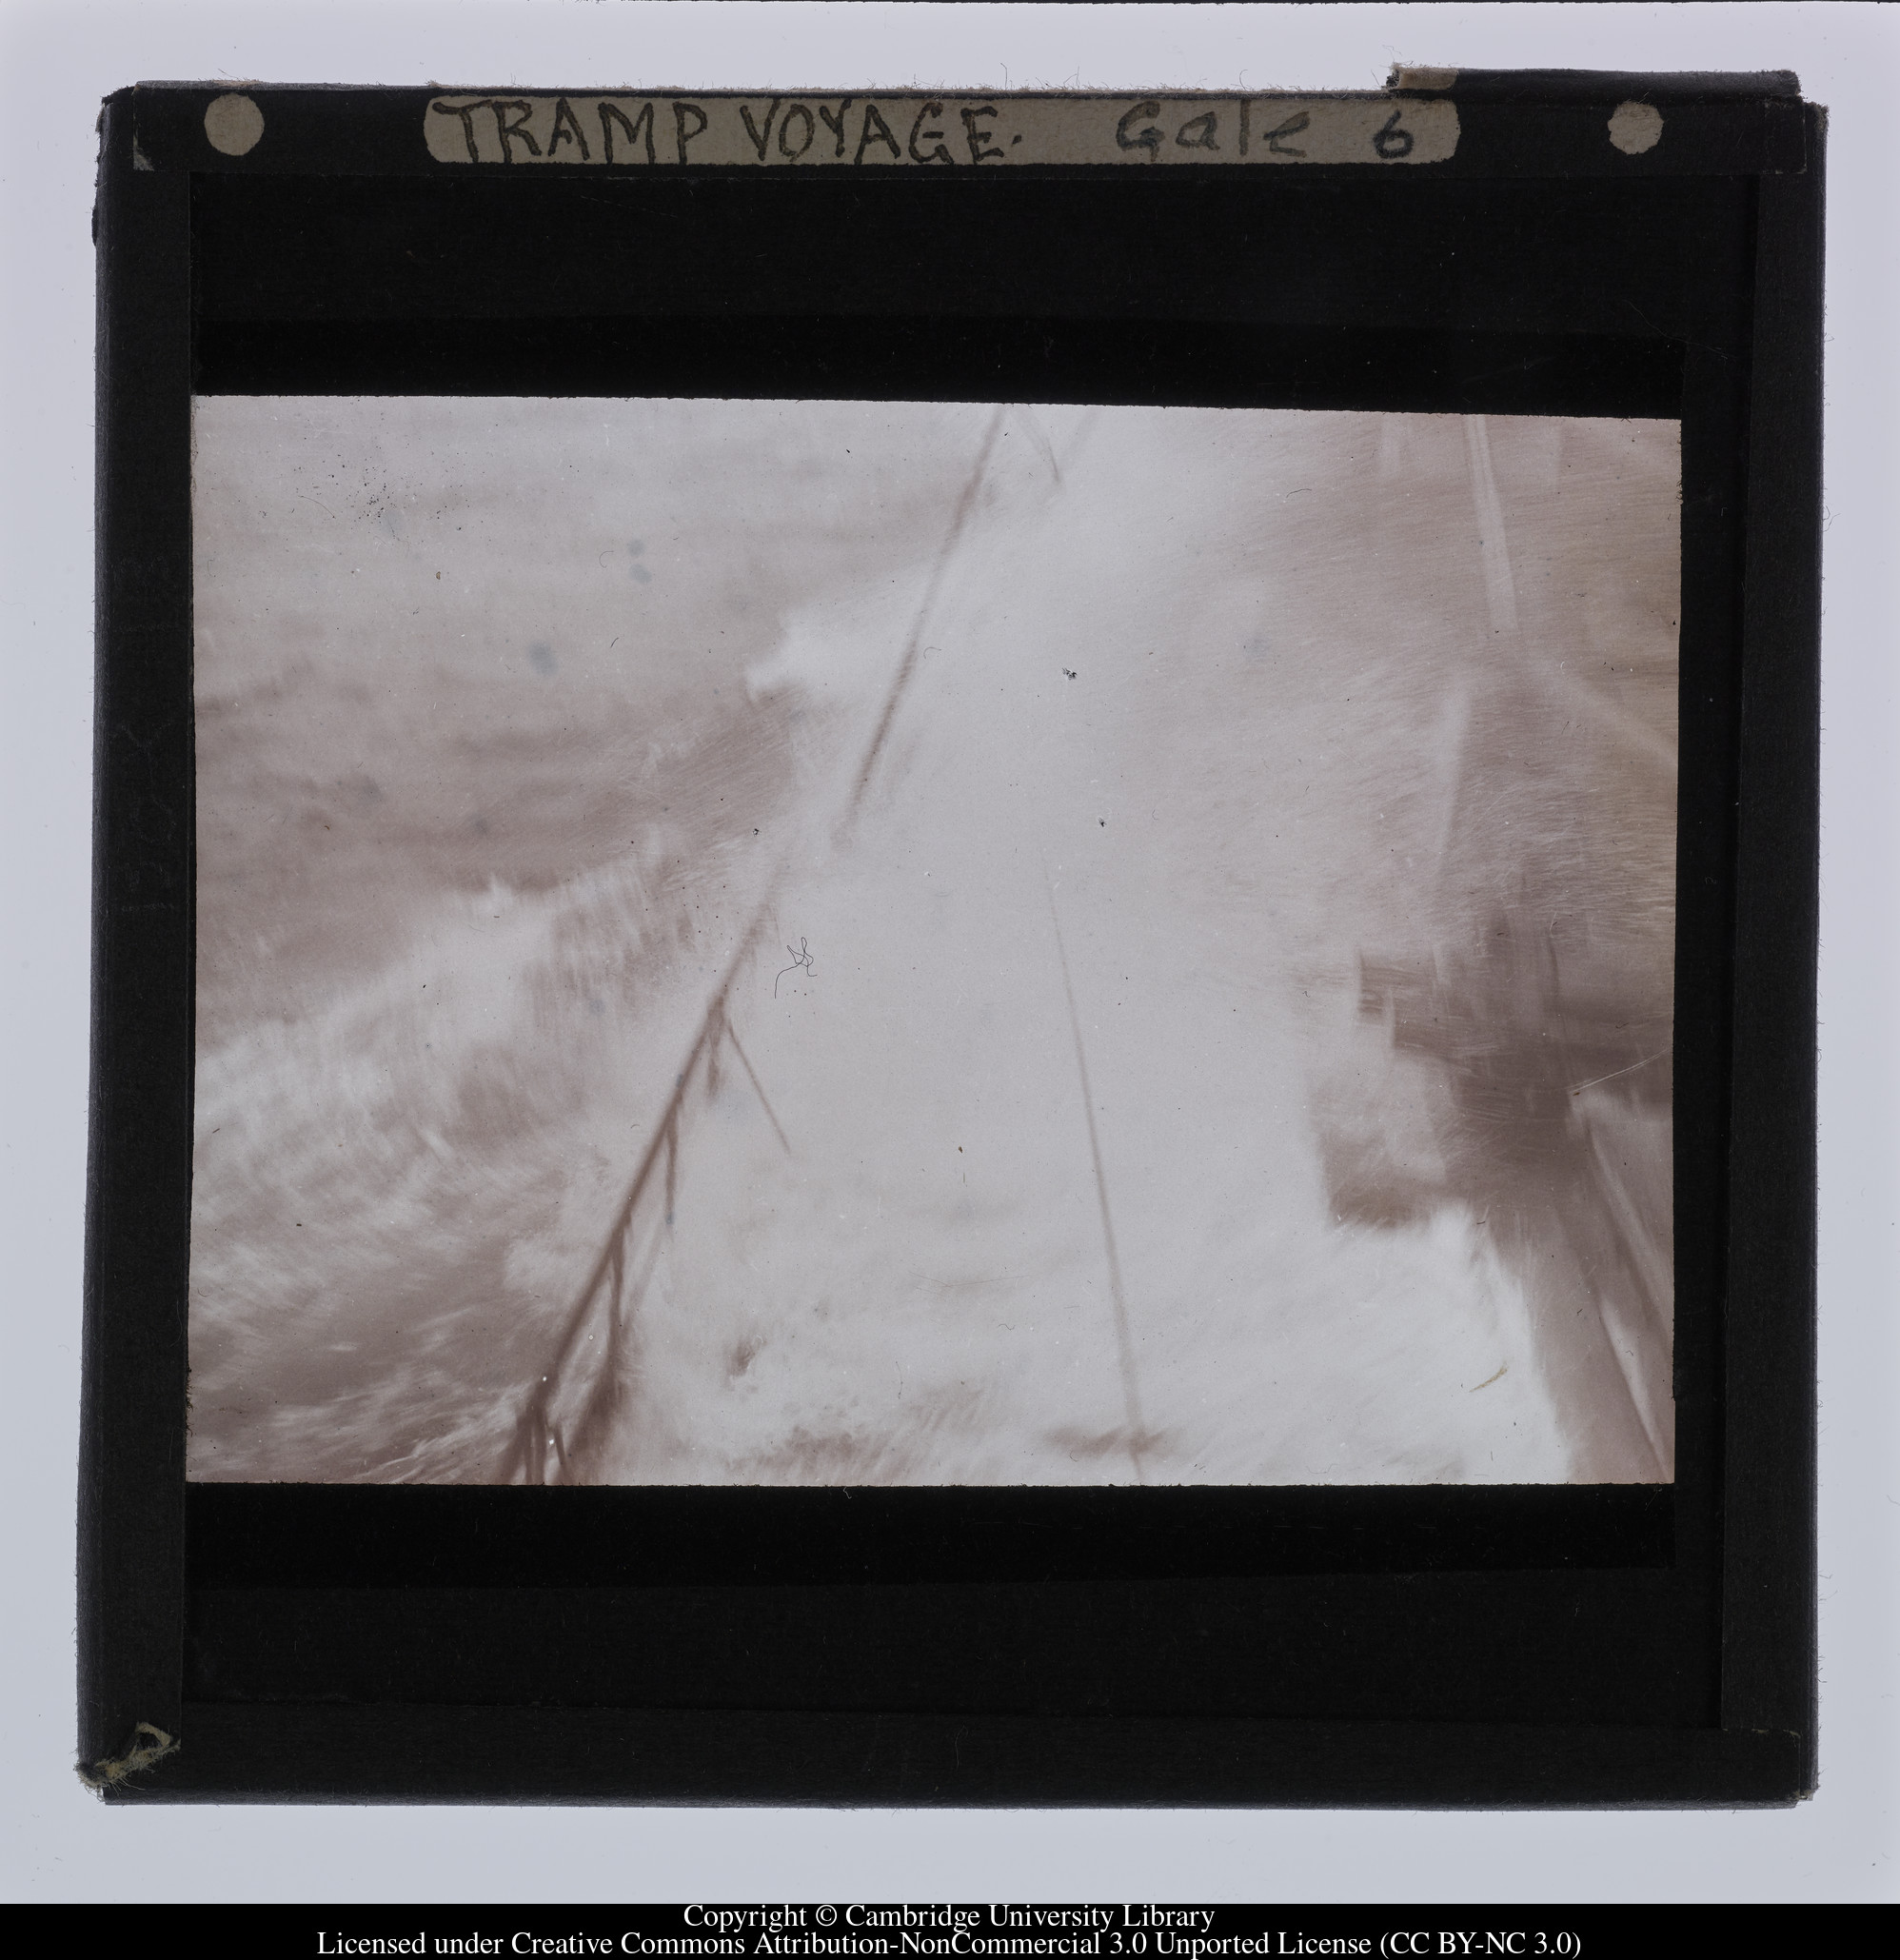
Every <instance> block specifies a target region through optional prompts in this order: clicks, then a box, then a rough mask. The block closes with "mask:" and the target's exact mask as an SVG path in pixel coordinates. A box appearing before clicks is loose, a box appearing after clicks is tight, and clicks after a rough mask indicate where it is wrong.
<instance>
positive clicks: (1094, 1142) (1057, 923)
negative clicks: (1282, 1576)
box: [1042, 863, 1148, 1484]
mask: <svg viewBox="0 0 1900 1960" xmlns="http://www.w3.org/2000/svg"><path fill="white" fill-rule="evenodd" d="M1042 887H1043V890H1044V891H1045V892H1046V893H1047V894H1048V898H1049V923H1050V924H1051V925H1053V926H1054V927H1055V928H1056V958H1057V959H1058V960H1059V961H1060V963H1061V968H1062V992H1063V994H1064V996H1065V997H1066V998H1067V1000H1068V1003H1069V1028H1070V1032H1071V1033H1072V1034H1073V1035H1074V1036H1075V1038H1076V1073H1077V1074H1078V1075H1079V1076H1080V1077H1081V1079H1082V1114H1083V1115H1084V1116H1085V1117H1086V1118H1087V1119H1088V1125H1089V1154H1090V1156H1091V1157H1092V1158H1094V1159H1095V1193H1096V1198H1098V1201H1099V1202H1100V1205H1101V1237H1102V1243H1103V1244H1104V1245H1105V1246H1106V1247H1107V1249H1108V1289H1109V1294H1110V1297H1112V1298H1113V1300H1114V1302H1115V1339H1116V1346H1117V1348H1118V1351H1119V1354H1120V1358H1121V1393H1122V1398H1123V1400H1124V1401H1125V1402H1126V1403H1127V1407H1128V1460H1129V1461H1130V1462H1131V1463H1132V1464H1133V1465H1134V1466H1135V1481H1136V1482H1137V1483H1139V1484H1145V1483H1146V1482H1147V1481H1148V1478H1147V1476H1146V1475H1145V1474H1144V1472H1143V1471H1142V1468H1141V1438H1142V1435H1144V1434H1145V1431H1144V1429H1143V1426H1142V1421H1141V1398H1140V1395H1139V1393H1138V1390H1137V1387H1136V1381H1135V1340H1134V1336H1133V1335H1132V1334H1131V1333H1130V1331H1129V1326H1128V1299H1127V1296H1126V1295H1125V1294H1124V1293H1123V1291H1122V1286H1121V1258H1120V1256H1119V1254H1118V1252H1117V1251H1116V1248H1115V1220H1114V1219H1113V1218H1111V1217H1110V1215H1109V1208H1108V1176H1107V1173H1106V1172H1105V1171H1104V1170H1103V1169H1102V1162H1101V1139H1100V1138H1098V1136H1097V1135H1096V1126H1095V1093H1094V1091H1093V1090H1092V1089H1091V1087H1090V1085H1089V1063H1088V1057H1087V1056H1086V1055H1085V1054H1084V1053H1083V1052H1082V1023H1081V1017H1080V1016H1079V1014H1078V1013H1077V1012H1076V989H1075V986H1074V984H1073V983H1072V981H1071V980H1070V979H1069V951H1068V948H1067V947H1066V946H1065V945H1064V944H1063V943H1062V921H1061V919H1060V918H1059V916H1058V914H1057V911H1056V888H1055V886H1054V885H1053V884H1051V883H1050V882H1049V866H1048V865H1047V863H1044V865H1043V866H1042Z"/></svg>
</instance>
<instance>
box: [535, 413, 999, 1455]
mask: <svg viewBox="0 0 1900 1960" xmlns="http://www.w3.org/2000/svg"><path fill="white" fill-rule="evenodd" d="M1006 413H1007V405H1006V404H1002V403H999V404H998V406H997V409H996V412H995V414H994V415H992V416H991V418H990V426H989V428H988V429H987V431H986V432H985V433H984V436H983V442H982V446H981V448H980V449H979V450H978V452H977V461H976V465H975V467H974V468H973V469H972V470H971V472H970V478H969V481H968V482H967V483H966V484H965V485H963V492H962V495H961V496H960V498H959V499H958V500H957V508H956V510H955V511H954V512H953V514H952V516H951V519H950V525H949V528H948V530H947V531H946V532H945V533H944V537H943V543H942V544H941V545H940V546H939V548H938V553H937V561H936V563H935V564H933V565H932V567H931V572H930V580H929V583H928V584H927V585H926V586H925V587H924V593H923V601H922V604H920V606H919V608H918V612H917V618H916V620H915V622H914V623H913V624H912V626H911V630H910V638H909V640H908V641H907V643H905V646H904V652H903V658H902V660H901V662H900V663H899V664H898V671H897V675H896V678H895V679H894V680H893V681H892V683H891V688H890V692H889V694H888V695H887V696H886V697H885V700H884V705H883V711H882V713H881V715H880V717H879V719H878V726H877V729H876V731H875V732H874V734H873V735H872V737H871V743H870V746H869V748H868V749H867V750H866V751H865V755H864V760H863V762H862V763H861V765H860V767H859V770H858V778H857V782H856V784H855V785H854V787H853V789H852V793H851V798H850V802H848V804H847V805H846V807H845V811H844V814H843V816H842V817H841V819H840V820H839V822H838V825H837V828H836V829H835V830H834V832H833V836H834V838H837V837H839V836H841V834H842V833H843V832H844V831H845V830H847V829H848V828H849V826H850V823H851V820H852V819H853V818H854V817H855V816H856V815H857V813H858V807H859V805H860V803H861V802H862V801H863V798H864V792H865V789H866V788H867V787H868V785H869V783H870V780H871V772H872V770H873V769H874V768H875V767H876V766H877V761H878V756H879V753H880V751H881V749H882V747H883V743H884V738H885V736H886V735H887V734H888V733H889V731H890V725H891V722H892V720H893V718H894V717H895V716H896V714H897V710H898V703H899V702H900V701H901V698H902V696H903V692H904V689H905V687H906V686H907V685H908V684H909V681H910V677H911V674H912V672H913V670H914V669H915V667H916V665H917V657H918V649H919V646H920V644H921V642H922V639H923V628H924V624H925V623H926V621H927V620H928V618H929V615H930V608H931V607H932V606H933V605H934V604H936V602H937V594H938V591H939V589H940V586H941V585H942V583H943V575H944V573H945V572H946V571H947V570H948V568H949V564H950V560H951V558H952V557H953V556H954V554H955V552H956V549H957V545H958V544H959V542H960V539H961V538H962V535H963V530H964V527H965V526H966V525H967V524H968V523H969V519H970V513H971V511H972V510H973V509H974V508H975V505H976V501H977V492H978V490H979V489H980V487H981V485H982V481H983V475H984V472H985V471H986V470H987V469H988V467H989V461H990V452H991V451H992V450H993V449H994V448H995V447H996V443H997V438H998V436H999V435H1000V434H1001V432H1002V425H1003V418H1004V415H1005V414H1006ZM789 861H790V860H789V857H786V858H783V859H782V860H781V861H780V862H779V865H778V867H777V869H776V870H775V871H774V872H773V874H772V877H771V878H770V879H769V880H768V881H767V882H766V886H765V896H764V898H763V899H762V901H761V902H760V905H759V909H758V911H757V912H756V913H755V914H754V915H753V918H752V922H751V924H750V925H749V926H747V927H746V930H745V935H744V937H743V938H742V940H740V942H739V945H738V946H737V948H735V950H734V952H733V955H732V958H731V959H730V960H728V961H727V962H726V968H725V971H724V973H723V974H722V975H721V977H720V982H719V985H718V986H717V987H716V988H715V989H714V991H713V995H712V998H711V1000H709V1001H708V1002H707V1003H706V1011H705V1013H704V1015H703V1017H702V1018H701V1020H700V1026H699V1033H698V1034H697V1035H696V1036H695V1037H694V1040H693V1045H692V1047H691V1048H690V1049H689V1050H688V1051H687V1053H686V1059H685V1061H684V1063H683V1065H682V1067H681V1069H680V1073H679V1076H678V1078H677V1079H676V1081H675V1084H674V1088H673V1093H672V1095H671V1096H670V1097H668V1098H667V1099H666V1107H665V1109H664V1110H663V1112H662V1115H661V1119H660V1124H659V1127H658V1129H657V1130H656V1131H655V1132H654V1135H653V1137H652V1138H651V1140H650V1141H649V1142H648V1144H647V1146H646V1150H645V1152H644V1154H643V1157H642V1158H641V1160H640V1165H639V1168H638V1169H637V1170H636V1171H635V1172H634V1176H633V1182H632V1184H631V1185H630V1186H629V1187H628V1190H627V1194H626V1196H625V1198H623V1199H622V1201H621V1206H620V1210H619V1211H618V1212H617V1213H616V1214H615V1216H614V1222H613V1224H612V1226H611V1227H610V1228H609V1230H608V1232H607V1235H606V1240H605V1242H604V1245H603V1246H602V1248H601V1252H600V1255H599V1257H597V1258H596V1259H595V1261H594V1265H593V1269H592V1270H591V1271H590V1272H589V1274H588V1275H587V1278H586V1280H585V1282H584V1284H583V1286H582V1288H581V1291H580V1294H579V1296H578V1297H577V1298H576V1299H575V1302H574V1305H573V1307H572V1308H571V1309H570V1310H569V1312H568V1317H567V1321H566V1324H565V1325H564V1328H563V1329H562V1333H561V1338H560V1340H559V1342H558V1343H557V1344H556V1346H555V1350H554V1355H553V1358H552V1359H551V1360H550V1361H549V1363H548V1365H547V1369H546V1372H545V1373H544V1375H543V1376H542V1379H541V1382H540V1383H539V1384H538V1385H537V1387H536V1388H535V1390H534V1391H533V1392H532V1393H531V1394H530V1396H529V1397H528V1402H527V1406H526V1408H525V1409H524V1411H523V1416H522V1420H523V1422H524V1423H526V1422H528V1421H529V1420H531V1419H532V1417H533V1416H534V1414H535V1411H536V1409H537V1407H538V1406H540V1405H541V1404H542V1403H544V1401H545V1400H547V1399H549V1398H550V1397H551V1390H550V1391H548V1394H547V1395H545V1396H544V1390H548V1385H549V1384H550V1383H552V1382H553V1380H554V1378H555V1377H556V1376H558V1375H559V1374H560V1373H561V1371H562V1369H563V1368H564V1367H565V1365H566V1363H567V1358H568V1356H569V1355H570V1354H571V1353H572V1352H573V1348H574V1343H575V1342H576V1341H577V1340H578V1339H579V1338H580V1334H581V1329H582V1328H583V1327H584V1325H585V1324H586V1318H587V1314H588V1310H589V1309H590V1308H591V1307H592V1305H593V1303H594V1299H595V1297H596V1296H597V1295H598V1293H599V1291H600V1288H601V1284H602V1282H603V1281H604V1279H605V1277H606V1274H607V1267H608V1263H609V1261H610V1260H611V1258H612V1256H613V1249H614V1245H615V1242H616V1241H617V1240H618V1238H619V1237H620V1236H621V1234H622V1233H623V1232H624V1231H625V1230H626V1229H627V1227H628V1225H629V1224H630V1223H631V1222H632V1219H633V1213H634V1208H635V1207H636V1206H637V1205H638V1204H639V1202H640V1199H641V1195H642V1193H643V1191H644V1190H645V1188H646V1183H647V1179H648V1178H651V1176H652V1175H653V1168H654V1165H655V1164H656V1163H657V1162H658V1160H659V1156H660V1152H661V1150H662V1149H663V1147H664V1146H665V1144H666V1140H667V1137H668V1133H669V1131H670V1129H671V1127H672V1125H673V1124H674V1122H675V1121H676V1119H677V1118H678V1116H679V1114H680V1109H681V1105H682V1104H683V1101H684V1099H685V1093H686V1084H687V1083H688V1082H689V1081H690V1080H691V1079H692V1076H693V1070H694V1069H695V1067H697V1066H698V1064H699V1061H700V1059H701V1057H702V1056H703V1055H704V1054H705V1053H706V1051H707V1048H708V1046H709V1045H710V1044H712V1043H713V1042H714V1040H715V1031H716V1030H717V1029H720V1028H721V1027H722V1029H723V1032H724V1033H726V1034H728V1035H730V1034H731V1032H732V1028H731V1023H730V1022H729V1021H728V1020H725V1002H726V997H727V996H728V995H729V994H730V993H731V991H732V987H733V983H734V982H735V981H736V980H737V979H738V978H739V969H740V966H741V963H742V961H743V960H744V959H745V957H746V955H747V954H748V953H750V952H751V950H752V947H753V944H754V942H755V941H756V940H757V939H758V937H759V934H760V932H761V931H762V928H763V926H764V923H765V921H766V919H767V917H768V916H769V915H770V912H771V909H772V903H773V900H774V899H775V897H776V896H777V893H778V888H779V885H780V883H781V882H782V880H783V878H784V874H785V870H786V867H787V864H788V863H789ZM733 1048H734V1051H735V1052H736V1053H737V1054H738V1056H739V1059H740V1060H741V1061H742V1062H743V1063H744V1065H745V1072H746V1074H747V1075H748V1076H749V1077H751V1079H752V1086H753V1089H754V1091H755V1092H756V1093H757V1094H758V1097H759V1100H760V1102H761V1103H762V1104H763V1105H764V1108H765V1113H766V1115H767V1116H768V1117H769V1118H771V1122H772V1127H773V1129H774V1130H775V1131H777V1132H778V1136H779V1141H780V1142H781V1143H782V1144H783V1145H784V1148H785V1151H786V1154H787V1155H790V1153H791V1145H790V1144H789V1143H788V1142H786V1140H785V1133H784V1131H783V1130H782V1128H781V1127H780V1123H779V1119H778V1117H777V1116H776V1115H774V1114H773V1111H772V1107H771V1104H770V1103H769V1102H767V1101H766V1099H765V1092H764V1090H763V1089H762V1087H761V1086H760V1083H759V1078H758V1076H757V1075H756V1074H755V1073H754V1072H753V1068H752V1064H751V1062H750V1061H749V1060H747V1059H746V1056H745V1051H744V1050H743V1049H742V1048H741V1047H740V1045H739V1042H738V1040H737V1039H734V1041H733ZM520 1436H521V1432H520V1431H519V1430H518V1431H517V1444H519V1442H520ZM516 1457H517V1448H516V1447H515V1446H511V1447H510V1450H509V1453H508V1456H507V1458H506V1460H505V1467H504V1470H503V1476H504V1478H506V1477H507V1476H508V1475H512V1466H513V1464H514V1462H515V1460H516Z"/></svg>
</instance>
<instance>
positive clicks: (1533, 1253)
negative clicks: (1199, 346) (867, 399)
mask: <svg viewBox="0 0 1900 1960" xmlns="http://www.w3.org/2000/svg"><path fill="white" fill-rule="evenodd" d="M194 448H195V476H194V490H193V496H194V516H195V536H196V544H195V552H196V565H195V576H196V586H195V605H196V690H197V800H198V802H197V810H198V814H197V825H198V829H197V875H198V886H197V904H198V912H197V921H198V923H197V931H198V963H197V976H198V978H197V987H198V993H197V1069H196V1082H197V1089H196V1096H197V1100H196V1149H195V1173H194V1184H193V1193H192V1217H191V1289H190V1351H191V1403H190V1411H189V1455H188V1469H189V1474H190V1475H191V1476H192V1477H193V1478H196V1479H199V1480H209V1479H224V1480H241V1481H259V1482H263V1481H303V1482H433V1483H451V1482H467V1483H505V1482H514V1483H528V1484H545V1483H609V1484H663V1483H673V1484H737V1485H788V1484H843V1485H852V1484H859V1485H872V1484H881V1485H904V1484H917V1485H921V1484H1004V1485H1006V1484H1039V1485H1047V1484H1118V1483H1134V1482H1145V1483H1151V1484H1164V1483H1166V1484H1195V1483H1202V1484H1380V1483H1384V1484H1426V1483H1558V1482H1585V1483H1592V1482H1594V1483H1625V1482H1638V1483H1641V1482H1658V1481H1667V1480H1669V1479H1670V1478H1671V1476H1672V1463H1673V1447H1674V1424H1673V1414H1672V1401H1671V1391H1670V1381H1671V1358H1672V1319H1673V1286H1672V1272H1673V1265H1672V1145H1671V1137H1672V1128H1671V1081H1672V1071H1671V1037H1672V1019H1671V1017H1672V968H1673V935H1674V915H1675V881H1674V880H1675V875H1674V861H1675V775H1676V742H1675V736H1676V675H1677V654H1676V639H1677V634H1676V615H1677V597H1678V589H1679V576H1678V557H1679V546H1678V536H1679V448H1678V437H1677V426H1676V425H1675V424H1674V423H1665V422H1618V421H1604V420H1560V419H1547V418H1527V419H1516V420H1500V419H1492V420H1486V419H1484V418H1479V417H1459V416H1438V415H1381V414H1358V413H1353V414H1346V413H1324V414H1320V413H1303V412H1302V413H1294V412H1282V411H1265V410H1251V409H1250V410H1241V409H1185V408H1130V407H1110V408H1084V407H1048V406H1038V407H996V406H982V405H943V404H904V403H895V404H894V403H840V402H825V403H810V402H724V401H599V400H592V401H572V400H568V401H527V400H494V399H484V400H469V399H452V400H451V399H400V400H397V399H389V400H361V399H326V400H315V399H310V400H303V399H299V400H287V399H265V398H243V399H238V398H212V399H205V400H201V401H200V402H199V403H198V404H197V405H196V416H195V438H194Z"/></svg>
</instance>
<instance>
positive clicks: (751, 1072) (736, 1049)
mask: <svg viewBox="0 0 1900 1960" xmlns="http://www.w3.org/2000/svg"><path fill="white" fill-rule="evenodd" d="M725 1039H727V1040H728V1041H730V1042H731V1043H732V1052H733V1053H734V1054H735V1055H736V1056H738V1057H739V1065H740V1067H741V1068H742V1069H743V1070H744V1071H745V1079H746V1080H747V1081H748V1082H750V1083H751V1084H752V1093H753V1095H755V1096H756V1097H758V1099H759V1107H760V1108H761V1109H762V1110H763V1111H764V1112H765V1120H766V1121H767V1122H768V1123H770V1124H771V1125H772V1134H773V1136H775V1137H776V1138H778V1139H779V1143H780V1145H781V1147H782V1149H783V1151H784V1153H785V1155H786V1156H787V1157H790V1156H791V1155H792V1146H791V1145H790V1144H789V1143H787V1142H786V1141H785V1133H784V1131H783V1130H782V1129H781V1128H780V1127H779V1119H778V1117H777V1115H776V1114H775V1113H774V1112H773V1109H772V1105H771V1103H770V1102H769V1101H768V1100H767V1099H766V1096H765V1091H764V1088H763V1087H762V1084H761V1082H760V1080H759V1076H758V1073H757V1071H756V1070H755V1069H754V1068H753V1066H752V1062H751V1059H750V1058H749V1057H748V1056H747V1055H746V1053H745V1050H744V1049H743V1048H742V1047H741V1046H740V1045H739V1037H738V1035H737V1034H736V1033H735V1032H734V1031H733V1025H732V1023H731V1022H730V1021H727V1022H726V1024H725Z"/></svg>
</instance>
